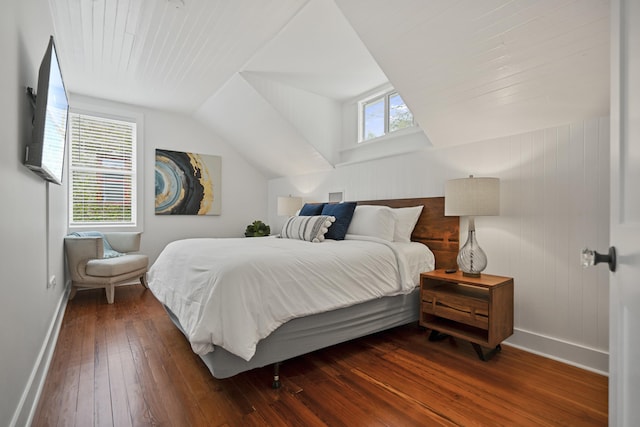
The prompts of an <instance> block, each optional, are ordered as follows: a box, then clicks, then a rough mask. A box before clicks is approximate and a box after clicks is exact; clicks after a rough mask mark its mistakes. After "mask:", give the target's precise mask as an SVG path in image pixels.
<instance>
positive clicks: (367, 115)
mask: <svg viewBox="0 0 640 427" xmlns="http://www.w3.org/2000/svg"><path fill="white" fill-rule="evenodd" d="M360 106H361V109H360V122H361V123H360V137H359V141H360V142H363V141H367V140H370V139H373V138H378V137H380V136H384V135H387V134H389V133H392V132H396V131H398V130H401V129H405V128H408V127H411V126H413V125H414V122H413V114H412V113H411V111H409V107H407V105H406V104H405V103H404V101H403V99H402V97H401V96H400V94H399V93H398V92H396V91H390V92H387V93H384V94H382V95H378V96H375V97H373V98H369V99H367V100H365V101H362V102H361V103H360Z"/></svg>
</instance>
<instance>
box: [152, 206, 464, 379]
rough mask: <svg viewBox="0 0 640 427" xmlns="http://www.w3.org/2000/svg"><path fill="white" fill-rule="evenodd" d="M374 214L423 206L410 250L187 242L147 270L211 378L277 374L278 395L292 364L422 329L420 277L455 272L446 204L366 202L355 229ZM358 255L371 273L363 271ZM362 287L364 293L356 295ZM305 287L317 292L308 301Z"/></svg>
mask: <svg viewBox="0 0 640 427" xmlns="http://www.w3.org/2000/svg"><path fill="white" fill-rule="evenodd" d="M360 206H367V207H366V208H360ZM376 206H377V207H383V206H386V207H388V208H391V209H388V208H380V209H379V210H380V211H384V213H385V215H386V214H387V213H386V211H390V210H392V209H393V210H394V212H400V211H406V210H408V209H401V208H410V207H411V208H415V207H416V206H422V210H421V211H420V212H419V215H418V216H417V221H416V222H415V226H414V227H412V230H409V233H410V241H411V243H409V242H408V241H407V242H406V243H405V242H401V243H396V242H393V243H388V242H387V241H386V240H388V239H387V238H386V237H384V238H380V236H379V235H376V236H374V237H369V236H364V237H363V236H361V235H360V234H353V233H350V234H347V235H346V236H345V237H344V240H340V241H334V240H331V239H327V240H324V241H322V242H321V243H310V242H308V241H305V240H304V239H284V238H282V239H280V238H276V237H262V238H254V239H188V240H183V241H177V242H172V243H170V244H169V245H167V247H166V248H165V249H164V250H163V252H162V253H161V254H160V256H159V257H158V259H157V260H156V262H155V263H154V265H153V266H152V267H151V269H150V271H149V288H150V289H151V290H152V292H153V293H154V295H156V297H157V298H158V299H159V300H160V302H161V303H162V304H163V305H164V306H165V309H166V310H167V313H168V315H169V317H170V318H171V320H172V321H173V323H174V324H175V325H176V326H177V327H178V328H179V329H180V330H181V331H182V333H183V334H184V335H185V337H187V339H188V340H189V342H190V343H191V346H192V349H193V350H194V352H196V353H197V354H198V355H199V356H200V357H201V359H202V360H203V361H204V363H205V365H206V366H207V367H208V369H209V370H210V372H211V374H212V375H213V376H214V377H216V378H227V377H230V376H233V375H236V374H238V373H240V372H244V371H247V370H250V369H254V368H258V367H263V366H267V365H274V368H275V371H274V383H273V386H274V387H278V386H279V376H278V369H279V365H280V363H281V362H283V361H285V360H287V359H290V358H292V357H296V356H300V355H302V354H306V353H309V352H312V351H315V350H318V349H321V348H324V347H328V346H331V345H334V344H338V343H341V342H344V341H348V340H351V339H354V338H359V337H362V336H366V335H369V334H372V333H375V332H379V331H383V330H386V329H389V328H393V327H396V326H400V325H404V324H407V323H411V322H415V321H417V320H418V308H419V288H418V287H417V286H416V285H417V283H418V277H419V273H420V272H421V271H425V270H424V269H427V268H428V269H433V268H452V267H455V265H456V261H455V260H456V255H457V252H458V234H459V225H458V224H459V220H458V217H445V216H444V198H442V197H435V198H419V199H394V200H376V201H359V202H357V207H356V209H357V211H356V215H354V222H353V223H352V224H354V225H353V226H352V227H351V228H349V230H352V229H353V230H355V228H356V223H357V224H363V222H362V218H363V213H362V212H365V209H366V212H371V211H373V210H375V211H376V215H377V210H378V209H377V208H375V207H376ZM358 215H359V216H358ZM356 216H358V218H359V219H358V221H355V218H356ZM313 218H318V217H313ZM332 218H333V217H332ZM396 218H397V217H396ZM300 219H302V218H297V220H300ZM290 220H296V219H295V218H290ZM327 224H329V223H327ZM333 227H335V230H338V229H339V227H338V226H337V224H336V223H333V224H331V225H330V226H329V227H328V229H329V230H331V229H332V228H333ZM307 228H308V227H307ZM307 228H305V230H306V229H307ZM359 230H360V229H359ZM324 231H326V229H325V230H324ZM355 231H358V230H355ZM363 233H364V232H363ZM284 235H286V233H285V230H284V229H283V236H284ZM327 236H328V234H327ZM305 238H306V237H305ZM320 238H321V239H322V236H320ZM392 240H393V239H392ZM398 240H400V239H398ZM407 240H409V237H408V234H407ZM415 242H417V243H415ZM220 245H222V246H220ZM247 245H249V246H247ZM425 246H426V247H428V250H427V249H425ZM214 248H215V249H214ZM320 248H322V250H320ZM307 250H308V251H310V252H309V253H307V252H306V251H307ZM192 251H194V252H195V254H193V253H191V252H192ZM214 252H219V253H220V255H211V254H212V253H214ZM236 252H237V253H238V254H242V256H235V257H234V256H233V254H234V253H236ZM422 253H428V254H430V255H426V256H423V255H422ZM352 254H358V257H362V256H364V257H365V258H367V259H368V261H367V264H363V265H362V266H360V265H359V264H358V263H359V262H360V261H353V260H352V258H351V257H352ZM353 256H355V255H353ZM294 257H298V258H300V259H298V258H295V259H293V258H294ZM325 257H326V258H331V260H330V262H332V263H333V262H337V263H338V264H331V268H329V269H326V267H325V266H324V264H320V263H322V262H324V261H323V259H324V258H325ZM429 257H430V259H429ZM203 258H204V259H206V263H202V262H201V261H202V259H203ZM281 262H282V263H283V264H285V266H284V267H280V263H281ZM427 262H428V263H429V264H428V267H427V264H425V263H427ZM341 263H342V264H341ZM205 264H206V265H205ZM210 265H211V266H210ZM321 265H322V266H321ZM298 267H299V268H301V269H300V270H297V268H298ZM305 269H306V270H305ZM323 269H324V270H323ZM394 269H395V270H394ZM240 273H242V274H240ZM352 275H353V277H351V276H352ZM362 278H364V280H363V279H362ZM343 281H344V283H342V282H343ZM350 281H353V282H354V284H353V286H352V284H350ZM269 282H273V283H272V284H271V285H270V286H269V287H267V286H266V284H267V283H269ZM356 282H358V283H362V282H365V283H366V286H361V287H357V288H356V287H354V286H355V284H356ZM223 284H224V285H223ZM272 288H273V289H275V290H273V289H272ZM307 288H309V289H311V288H314V289H317V290H314V292H319V293H314V294H309V295H307V294H306V289H307ZM238 296H239V297H238ZM236 297H238V298H236ZM316 304H317V306H316ZM223 312H224V316H223V315H222V314H221V313H223Z"/></svg>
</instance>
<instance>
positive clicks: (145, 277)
mask: <svg viewBox="0 0 640 427" xmlns="http://www.w3.org/2000/svg"><path fill="white" fill-rule="evenodd" d="M140 283H141V284H142V286H144V287H145V288H147V289H149V283H147V273H144V274H143V275H142V276H140Z"/></svg>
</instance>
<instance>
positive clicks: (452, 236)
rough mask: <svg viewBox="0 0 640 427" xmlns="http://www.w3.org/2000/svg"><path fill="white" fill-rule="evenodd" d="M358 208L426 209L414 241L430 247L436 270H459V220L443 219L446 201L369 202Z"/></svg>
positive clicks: (423, 199) (454, 217) (430, 199)
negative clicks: (434, 258)
mask: <svg viewBox="0 0 640 427" xmlns="http://www.w3.org/2000/svg"><path fill="white" fill-rule="evenodd" d="M358 204H359V205H382V206H389V207H391V208H407V207H411V206H418V205H423V206H424V208H422V213H421V214H420V217H419V218H418V223H417V224H416V227H415V228H414V230H413V234H412V235H411V240H412V241H414V242H420V243H423V244H425V245H427V246H428V247H429V249H431V252H433V254H434V255H435V257H436V268H457V267H458V265H457V262H456V257H457V256H458V250H459V248H458V247H459V234H460V218H459V217H457V216H444V197H424V198H417V199H392V200H367V201H359V202H358Z"/></svg>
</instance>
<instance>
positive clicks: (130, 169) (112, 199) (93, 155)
mask: <svg viewBox="0 0 640 427" xmlns="http://www.w3.org/2000/svg"><path fill="white" fill-rule="evenodd" d="M69 157H70V160H69V176H70V178H69V179H70V184H69V204H70V205H71V206H70V212H71V214H70V216H69V225H70V226H71V227H73V226H85V225H135V224H136V123H135V122H129V121H123V120H114V119H108V118H104V117H97V116H90V115H86V114H78V113H71V114H70V150H69Z"/></svg>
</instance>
